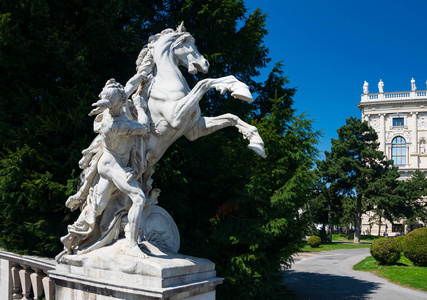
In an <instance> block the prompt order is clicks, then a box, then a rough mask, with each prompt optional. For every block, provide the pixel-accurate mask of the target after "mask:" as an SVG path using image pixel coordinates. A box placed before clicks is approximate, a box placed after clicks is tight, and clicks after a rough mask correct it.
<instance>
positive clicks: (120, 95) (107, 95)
mask: <svg viewBox="0 0 427 300" xmlns="http://www.w3.org/2000/svg"><path fill="white" fill-rule="evenodd" d="M125 101H126V92H125V89H124V87H123V85H121V84H120V83H118V82H116V80H115V79H114V78H112V79H109V80H108V81H107V82H106V83H105V86H104V88H103V89H102V91H101V93H100V94H99V100H98V101H96V102H95V103H94V104H92V106H95V107H96V108H94V109H93V110H92V111H91V112H90V113H89V116H92V115H97V114H99V113H101V112H103V111H104V110H105V109H107V108H113V107H116V106H122V105H123V104H124V103H125Z"/></svg>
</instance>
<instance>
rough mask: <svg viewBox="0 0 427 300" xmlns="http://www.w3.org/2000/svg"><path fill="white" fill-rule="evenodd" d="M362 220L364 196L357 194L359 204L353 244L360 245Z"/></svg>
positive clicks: (357, 205)
mask: <svg viewBox="0 0 427 300" xmlns="http://www.w3.org/2000/svg"><path fill="white" fill-rule="evenodd" d="M361 219H362V195H361V194H359V193H357V204H356V220H354V227H355V228H354V240H353V243H355V244H359V243H360V227H361V226H360V225H361V224H360V223H361Z"/></svg>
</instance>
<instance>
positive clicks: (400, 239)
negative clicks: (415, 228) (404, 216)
mask: <svg viewBox="0 0 427 300" xmlns="http://www.w3.org/2000/svg"><path fill="white" fill-rule="evenodd" d="M394 239H395V240H396V242H397V243H398V244H399V247H400V252H404V250H405V239H406V236H405V235H399V236H397V237H395V238H394Z"/></svg>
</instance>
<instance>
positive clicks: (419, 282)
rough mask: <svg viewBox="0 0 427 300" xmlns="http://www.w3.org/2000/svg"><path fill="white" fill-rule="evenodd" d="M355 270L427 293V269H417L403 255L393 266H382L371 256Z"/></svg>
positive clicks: (357, 265)
mask: <svg viewBox="0 0 427 300" xmlns="http://www.w3.org/2000/svg"><path fill="white" fill-rule="evenodd" d="M353 269H354V270H358V271H367V272H372V273H374V274H376V275H378V276H380V277H383V278H386V279H387V280H390V281H391V282H394V283H397V284H400V285H403V286H408V287H411V288H415V289H419V290H422V291H426V292H427V267H415V266H414V265H413V263H412V262H411V261H410V260H409V259H407V258H406V257H405V256H403V255H402V256H401V258H400V260H399V261H398V262H397V264H396V265H393V266H382V265H380V264H378V262H377V261H376V260H375V259H374V258H373V257H372V256H369V257H367V258H365V259H364V260H362V261H361V262H360V263H358V264H356V265H354V266H353Z"/></svg>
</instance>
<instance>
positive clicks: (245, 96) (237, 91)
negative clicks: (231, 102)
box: [231, 82, 254, 102]
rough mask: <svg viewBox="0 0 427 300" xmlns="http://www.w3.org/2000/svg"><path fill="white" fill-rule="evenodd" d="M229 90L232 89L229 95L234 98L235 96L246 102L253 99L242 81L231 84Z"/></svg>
mask: <svg viewBox="0 0 427 300" xmlns="http://www.w3.org/2000/svg"><path fill="white" fill-rule="evenodd" d="M231 91H232V93H231V96H233V97H234V98H237V99H240V100H243V101H246V102H253V101H254V99H253V98H252V94H251V92H250V91H249V88H248V86H247V85H246V84H244V83H243V82H239V83H237V84H233V86H232V87H231Z"/></svg>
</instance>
